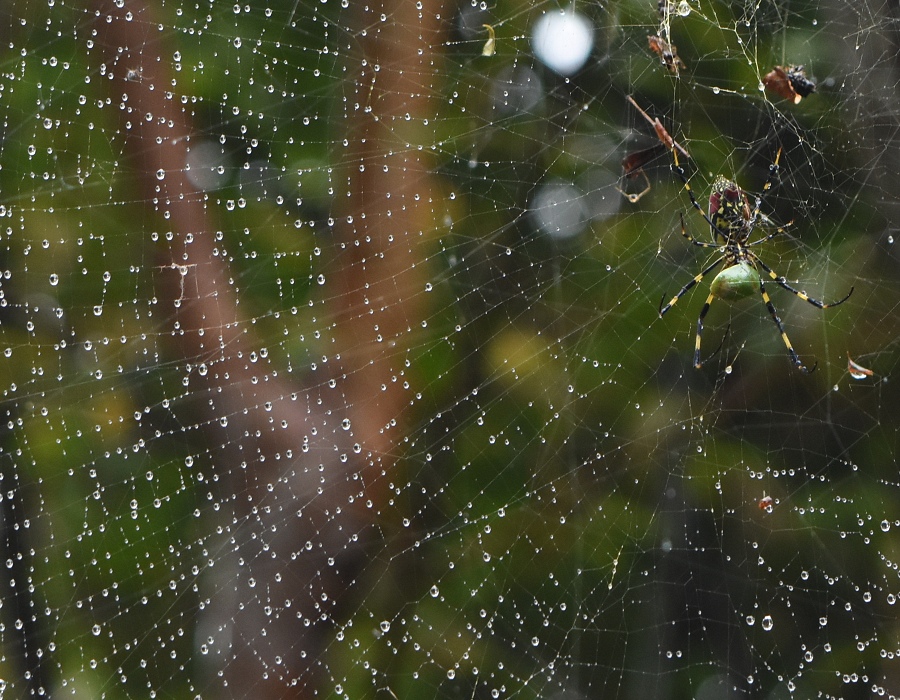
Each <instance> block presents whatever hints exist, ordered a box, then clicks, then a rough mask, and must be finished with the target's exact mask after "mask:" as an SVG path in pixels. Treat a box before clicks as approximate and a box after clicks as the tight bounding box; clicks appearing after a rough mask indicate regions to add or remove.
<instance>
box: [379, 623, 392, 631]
mask: <svg viewBox="0 0 900 700" xmlns="http://www.w3.org/2000/svg"><path fill="white" fill-rule="evenodd" d="M378 626H379V627H380V628H381V631H382V632H385V633H387V632H390V631H391V623H390V622H388V621H387V620H382V621H381V624H380V625H378Z"/></svg>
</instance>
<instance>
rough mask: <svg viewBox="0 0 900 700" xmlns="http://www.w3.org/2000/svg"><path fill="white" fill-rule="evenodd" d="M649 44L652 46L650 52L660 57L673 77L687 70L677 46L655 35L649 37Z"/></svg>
mask: <svg viewBox="0 0 900 700" xmlns="http://www.w3.org/2000/svg"><path fill="white" fill-rule="evenodd" d="M647 43H648V44H649V45H650V50H651V51H652V52H653V53H655V54H656V55H657V56H659V60H660V61H661V62H662V64H663V65H664V66H665V67H666V68H668V69H669V72H670V73H672V74H673V75H678V71H679V70H682V69H686V68H687V66H685V65H684V61H682V60H681V59H680V58H679V57H678V48H677V47H676V46H675V44H670V43H669V42H668V41H666V40H665V39H663V38H662V37H660V36H657V35H655V34H651V35H649V36H648V37H647Z"/></svg>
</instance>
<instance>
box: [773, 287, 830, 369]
mask: <svg viewBox="0 0 900 700" xmlns="http://www.w3.org/2000/svg"><path fill="white" fill-rule="evenodd" d="M759 293H760V294H761V295H762V298H763V301H764V302H765V304H766V308H767V309H768V310H769V315H770V316H771V317H772V320H773V321H775V325H776V326H777V327H778V332H779V333H780V334H781V339H782V340H783V341H784V346H785V347H786V348H787V351H788V354H789V355H790V356H791V362H793V363H794V365H796V367H797V369H799V370H800V371H801V372H803V373H804V374H811V373H812V372H813V371H815V369H816V367H817V366H818V364H819V363H818V362H816V364H814V365H813V366H812V369H810V368H809V367H807V366H806V365H804V364H803V362H801V361H800V357H799V356H798V355H797V351H796V350H794V346H793V345H791V341H790V339H789V338H788V336H787V332H786V331H785V330H784V324H783V323H782V322H781V319H780V318H778V312H777V311H775V305H774V304H773V303H772V300H771V299H769V295H768V294H767V293H766V288H765V287H764V286H763V282H762V279H760V280H759Z"/></svg>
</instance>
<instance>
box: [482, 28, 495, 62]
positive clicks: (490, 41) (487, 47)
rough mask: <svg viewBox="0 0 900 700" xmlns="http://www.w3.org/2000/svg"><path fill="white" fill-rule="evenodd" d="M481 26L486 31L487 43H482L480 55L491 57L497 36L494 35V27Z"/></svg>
mask: <svg viewBox="0 0 900 700" xmlns="http://www.w3.org/2000/svg"><path fill="white" fill-rule="evenodd" d="M481 26H482V27H484V28H485V29H487V33H488V38H487V41H486V42H484V48H483V49H481V55H482V56H493V55H494V53H495V51H496V49H497V35H496V34H495V33H494V27H493V26H491V25H490V24H482V25H481Z"/></svg>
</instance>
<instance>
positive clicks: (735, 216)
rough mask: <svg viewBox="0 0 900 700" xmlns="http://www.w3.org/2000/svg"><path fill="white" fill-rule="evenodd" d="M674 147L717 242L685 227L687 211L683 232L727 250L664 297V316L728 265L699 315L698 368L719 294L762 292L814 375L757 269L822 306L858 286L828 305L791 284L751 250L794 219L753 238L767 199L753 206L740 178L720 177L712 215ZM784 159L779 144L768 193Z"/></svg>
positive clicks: (736, 296)
mask: <svg viewBox="0 0 900 700" xmlns="http://www.w3.org/2000/svg"><path fill="white" fill-rule="evenodd" d="M671 151H672V159H673V160H674V164H673V166H672V170H674V171H675V174H676V175H678V177H679V179H680V180H681V182H682V183H684V189H685V191H687V193H688V196H689V197H690V199H691V206H692V207H694V209H696V210H697V211H698V212H700V216H702V217H703V220H704V221H705V222H706V223H707V224H708V225H709V227H710V229H711V231H712V234H713V240H712V242H707V241H698V240H697V239H695V238H694V237H693V236H691V234H689V233H688V232H687V229H686V228H685V225H684V214H681V215H680V216H681V235H682V236H684V237H685V238H686V239H687V240H688V241H690V242H691V244H692V245H695V246H698V247H700V248H714V249H715V250H716V252H718V253H721V255H720V256H719V257H718V258H717V259H716V260H714V261H713V262H712V263H710V264H709V265H708V266H707V267H706V269H704V270H703V271H702V272H700V274H698V275H697V276H696V277H694V278H693V279H692V280H691V281H690V282H688V283H687V284H686V285H684V286H683V287H682V288H681V290H680V291H679V292H678V294H676V295H675V296H674V297H672V299H671V300H670V301H669V303H668V304H666V305H665V306H663V303H662V302H663V301H665V298H666V297H665V296H663V298H662V299H661V300H660V305H659V316H660V318H662V317H663V316H664V315H665V314H666V312H667V311H668V310H669V309H671V308H672V307H673V306H675V304H676V302H677V301H678V300H679V299H681V297H683V296H684V295H685V294H687V293H688V292H689V291H690V290H691V288H693V286H694V285H695V284H697V283H698V282H700V281H702V280H703V278H704V277H706V275H708V274H709V273H710V272H712V271H713V270H715V269H716V268H717V267H718V266H719V265H722V266H723V267H722V270H721V271H720V272H719V273H718V274H717V275H716V276H715V277H714V278H713V281H712V283H711V284H710V285H709V296H708V297H707V298H706V303H705V304H704V305H703V308H702V309H701V311H700V316H699V318H698V319H697V336H696V340H695V344H694V367H695V368H697V369H699V368H700V367H701V366H702V364H703V363H702V362H701V361H700V338H701V336H702V335H703V320H704V319H705V318H706V314H707V312H708V311H709V307H710V305H711V304H712V303H713V300H715V299H717V298H718V299H722V300H724V301H738V300H740V299H745V298H747V297H749V296H751V295H752V294H753V293H754V292H757V291H758V292H759V293H760V295H761V296H762V300H763V302H764V303H765V305H766V308H767V309H768V311H769V315H770V316H771V317H772V320H773V321H774V322H775V325H776V326H777V328H778V332H779V333H780V335H781V339H782V340H783V341H784V345H785V347H786V348H787V351H788V354H789V355H790V358H791V362H793V363H794V365H795V366H796V367H797V369H799V370H800V371H801V372H805V373H806V374H809V373H810V372H812V371H813V370H815V368H816V366H817V365H818V362H817V363H816V364H815V365H813V366H812V369H810V368H808V367H807V366H806V365H804V364H803V362H801V360H800V357H799V356H798V355H797V352H796V351H795V350H794V347H793V346H792V345H791V341H790V340H789V339H788V336H787V333H786V332H785V330H784V324H783V323H782V322H781V319H780V318H779V317H778V312H777V311H776V310H775V305H774V304H773V303H772V300H771V299H770V298H769V295H768V293H767V292H766V288H765V286H764V285H763V280H762V276H761V275H760V273H759V271H758V269H757V268H762V270H763V271H765V273H766V274H767V275H768V276H769V277H770V278H771V279H772V281H773V282H775V284H777V285H778V286H779V287H781V288H782V289H786V290H787V291H789V292H790V293H791V294H794V295H795V296H798V297H800V298H801V299H803V301H805V302H808V303H810V304H812V305H813V306H815V307H816V308H819V309H827V308H830V307H832V306H837V305H838V304H843V303H844V302H845V301H847V299H849V298H850V295H851V294H853V287H851V288H850V291H849V292H847V296H845V297H844V298H843V299H841V300H839V301H834V302H831V303H830V304H825V303H823V302H821V301H819V300H818V299H813V298H812V297H810V296H807V294H806V292H801V291H800V290H798V289H794V288H793V287H792V286H791V285H789V284H788V283H787V280H786V279H785V278H784V277H783V276H781V275H778V274H777V273H776V272H775V271H774V270H772V268H771V267H769V266H768V265H766V264H765V263H764V262H763V261H762V260H760V259H759V256H758V255H757V254H756V253H755V252H753V251H752V250H750V248H752V247H753V246H757V245H760V244H761V243H765V242H766V241H769V240H771V239H773V238H774V237H775V236H778V235H779V234H782V233H784V232H785V230H786V229H787V227H788V226H790V223H789V224H787V225H786V226H780V227H778V228H777V229H776V230H775V231H773V232H772V233H769V234H768V235H766V236H763V237H762V238H759V239H757V240H755V241H749V239H750V236H751V234H752V233H753V229H754V228H755V227H756V224H757V220H758V219H759V216H760V207H761V206H762V199H761V197H756V202H755V204H754V206H753V209H752V210H751V209H750V199H749V197H747V194H746V193H745V192H744V191H743V190H742V189H741V188H740V187H739V186H738V184H737V183H736V182H734V181H733V180H729V179H727V178H725V177H723V176H722V175H720V176H719V177H718V178H717V179H716V181H715V182H714V183H713V187H712V192H711V193H710V195H709V214H707V213H706V212H705V211H703V208H702V207H701V206H700V204H698V203H697V199H696V197H694V192H693V190H692V189H691V185H690V183H689V182H688V179H687V175H685V172H684V168H682V167H681V164H680V163H679V162H678V152H677V151H676V150H675V148H672V149H671ZM780 160H781V149H780V148H779V149H778V153H777V154H776V156H775V161H774V162H773V163H772V165H770V166H769V176H768V178H767V179H766V182H765V184H764V185H763V189H762V194H763V195H765V193H766V192H768V191H769V190H770V189H771V187H772V183H773V182H774V181H775V177H776V175H777V174H778V168H779V166H778V163H779V161H780ZM763 218H765V217H763ZM748 241H749V242H748ZM713 354H715V353H713Z"/></svg>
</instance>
